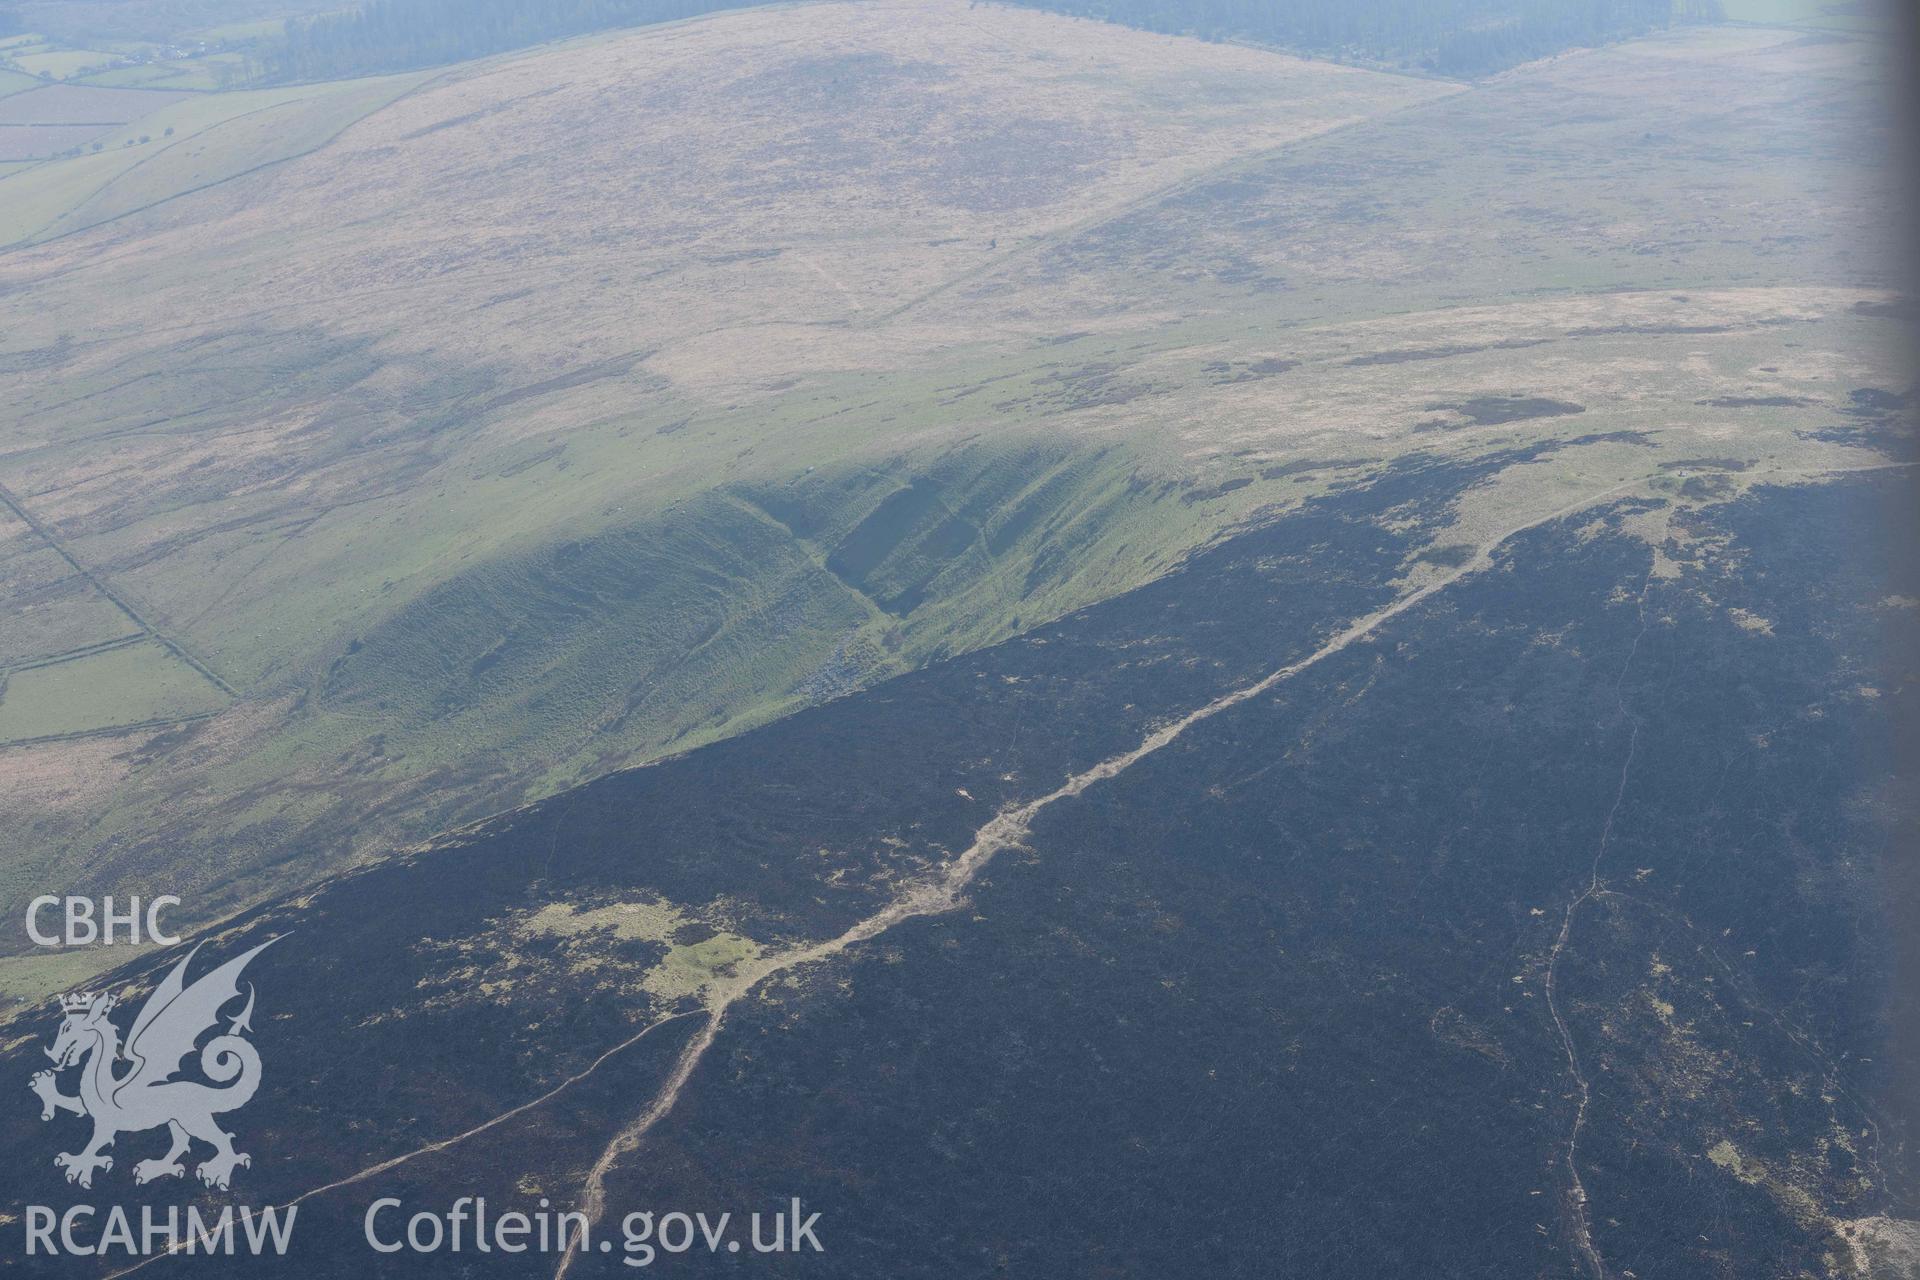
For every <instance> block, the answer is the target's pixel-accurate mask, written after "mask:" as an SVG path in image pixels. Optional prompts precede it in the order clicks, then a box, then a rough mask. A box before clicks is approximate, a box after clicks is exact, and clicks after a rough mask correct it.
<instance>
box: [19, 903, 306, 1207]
mask: <svg viewBox="0 0 1920 1280" xmlns="http://www.w3.org/2000/svg"><path fill="white" fill-rule="evenodd" d="M277 941H278V939H277V938H270V939H268V940H267V941H266V942H263V943H261V944H260V945H259V946H257V947H255V948H254V949H253V950H251V951H249V952H247V953H246V954H244V955H241V956H238V957H236V958H234V959H232V960H229V961H227V962H226V963H225V964H223V965H221V966H220V967H219V968H218V969H215V970H214V971H213V972H211V973H209V974H207V975H205V976H204V977H202V978H200V979H198V980H197V981H195V982H194V983H193V985H192V986H188V985H187V982H186V977H187V966H188V965H189V964H190V963H192V961H193V957H194V956H196V955H198V954H199V952H200V948H199V947H198V946H196V947H194V949H193V950H192V951H190V952H188V953H187V956H186V958H185V959H183V960H182V961H180V963H179V964H176V965H175V966H174V967H173V969H172V971H171V972H169V973H168V974H167V976H166V977H165V978H164V979H162V980H161V982H160V985H159V986H158V987H156V988H154V992H153V994H152V995H150V996H148V997H147V1002H146V1003H145V1004H143V1005H141V1006H140V1012H139V1013H138V1014H137V1015H136V1016H135V1017H134V1020H133V1029H132V1031H131V1032H129V1033H128V1035H127V1042H126V1045H125V1047H124V1048H123V1047H122V1046H121V1043H120V1032H119V1029H118V1028H116V1027H115V1026H114V1025H113V1023H112V1022H111V1021H110V1020H109V1019H108V1017H107V1015H108V1014H109V1013H111V1012H112V1011H113V1007H114V1003H115V1001H114V998H113V997H112V996H102V995H100V994H99V993H97V992H85V993H82V994H78V995H66V996H62V997H60V1007H61V1009H62V1010H63V1011H64V1012H65V1013H66V1020H65V1021H64V1022H62V1023H61V1024H60V1032H59V1034H58V1035H57V1036H55V1037H54V1041H53V1047H52V1048H51V1049H48V1050H47V1056H48V1057H49V1058H52V1059H53V1064H54V1070H53V1071H41V1072H38V1073H36V1074H35V1075H34V1077H33V1080H32V1081H31V1082H30V1083H31V1087H32V1089H33V1091H34V1092H35V1093H37V1094H39V1095H40V1103H41V1110H40V1118H41V1119H42V1120H51V1119H53V1117H54V1114H55V1113H56V1112H60V1111H71V1112H73V1113H74V1114H75V1115H84V1116H89V1117H91V1118H92V1120H93V1139H92V1140H91V1141H90V1142H88V1143H87V1145H86V1147H85V1148H84V1149H82V1150H80V1151H77V1152H71V1153H62V1154H60V1155H57V1156H55V1157H54V1158H53V1162H54V1164H56V1165H58V1166H59V1167H60V1168H62V1169H64V1170H66V1173H67V1181H68V1182H77V1183H79V1184H80V1185H81V1186H83V1187H91V1186H92V1185H93V1174H94V1170H96V1169H98V1170H101V1171H103V1172H104V1171H110V1170H111V1169H112V1168H113V1159H112V1157H110V1156H106V1155H103V1154H101V1153H102V1152H103V1151H104V1150H105V1149H106V1148H107V1147H110V1146H112V1145H113V1140H114V1139H115V1138H116V1137H118V1136H119V1135H120V1134H122V1133H138V1132H140V1131H142V1130H145V1129H157V1128H159V1127H160V1126H161V1125H165V1126H167V1131H168V1133H170V1134H171V1135H172V1138H173V1146H172V1148H171V1149H170V1150H168V1152H167V1154H166V1155H164V1156H162V1157H161V1158H159V1159H158V1160H142V1161H140V1162H139V1163H138V1164H136V1165H134V1166H133V1180H134V1181H135V1182H136V1183H148V1182H151V1181H153V1180H154V1179H155V1178H177V1177H180V1176H182V1175H183V1174H185V1173H186V1168H185V1166H184V1165H182V1164H181V1163H180V1157H181V1156H183V1155H185V1154H186V1153H187V1149H188V1147H189V1146H191V1145H192V1140H193V1139H195V1138H198V1139H199V1140H200V1141H202V1142H204V1143H207V1144H208V1145H210V1146H212V1147H213V1149H214V1153H213V1155H212V1156H211V1157H210V1158H208V1159H207V1160H206V1161H205V1162H203V1163H202V1164H201V1165H200V1167H199V1168H198V1169H196V1170H194V1172H195V1174H197V1175H198V1176H199V1178H200V1181H202V1182H204V1183H206V1184H207V1185H208V1186H209V1187H216V1188H219V1189H220V1190H223V1191H224V1190H225V1189H226V1187H227V1184H228V1182H229V1181H230V1180H231V1179H232V1177H233V1171H234V1169H235V1168H236V1167H237V1166H241V1165H249V1166H250V1165H251V1164H252V1163H253V1160H252V1157H250V1156H247V1155H245V1154H244V1153H242V1152H238V1151H235V1150H234V1149H233V1135H232V1134H230V1133H228V1132H226V1131H225V1130H224V1129H222V1128H221V1127H220V1126H219V1125H218V1124H215V1123H214V1119H213V1118H214V1116H216V1115H218V1114H220V1113H221V1112H226V1111H234V1110H238V1109H239V1108H241V1107H244V1106H246V1105H247V1103H248V1102H249V1101H251V1100H252V1098H253V1095H254V1092H255V1090H257V1089H258V1088H259V1087H260V1055H259V1053H257V1052H256V1051H255V1050H254V1047H253V1045H252V1044H250V1043H248V1041H247V1040H246V1039H245V1038H244V1036H243V1034H242V1033H244V1032H248V1031H251V1030H253V1027H252V1024H251V1021H250V1019H251V1018H252V1017H253V985H252V984H251V983H249V984H248V985H247V1004H246V1007H245V1008H244V1009H242V1010H241V1011H240V1014H239V1016H238V1017H236V1018H234V1019H233V1020H232V1022H231V1025H230V1026H229V1027H228V1029H227V1033H226V1034H225V1035H217V1036H215V1037H214V1038H213V1039H211V1040H209V1041H207V1043H206V1046H205V1047H204V1048H202V1049H201V1050H200V1070H201V1072H202V1073H204V1074H205V1075H206V1077H207V1079H209V1080H212V1081H214V1082H215V1083H216V1084H220V1085H224V1086H225V1087H224V1088H214V1087H213V1086H211V1085H205V1084H201V1083H199V1082H198V1081H194V1080H175V1079H173V1076H174V1075H175V1074H176V1073H178V1072H179V1070H180V1068H181V1065H182V1063H183V1061H184V1059H185V1058H186V1057H187V1055H189V1054H191V1053H192V1052H193V1050H194V1044H195V1042H196V1041H198V1040H199V1039H200V1037H201V1036H202V1035H203V1034H204V1033H205V1032H206V1031H208V1030H209V1029H210V1028H212V1027H213V1026H214V1025H215V1024H216V1023H217V1022H218V1021H219V1018H220V1010H221V1008H222V1007H223V1006H224V1005H226V1003H227V1002H228V1001H230V1000H233V999H235V998H237V997H238V996H239V994H240V988H239V978H240V971H241V970H242V969H244V968H246V966H247V962H248V961H249V960H251V959H253V958H254V957H255V956H257V955H259V954H260V953H261V952H262V951H264V950H266V949H267V948H268V947H270V946H272V945H273V943H274V942H277ZM122 1059H125V1060H126V1061H127V1062H129V1063H131V1064H132V1066H131V1069H130V1070H128V1071H127V1072H126V1073H125V1074H123V1075H117V1076H116V1075H115V1074H114V1067H115V1065H116V1064H117V1063H119V1062H120V1061H121V1060H122ZM76 1063H79V1064H83V1065H81V1067H80V1092H79V1094H78V1095H77V1096H73V1097H69V1096H68V1095H66V1094H63V1093H61V1092H60V1090H59V1086H58V1084H57V1083H56V1077H55V1073H56V1072H59V1071H64V1070H66V1069H67V1068H68V1067H71V1066H74V1065H75V1064H76ZM229 1082H231V1083H229Z"/></svg>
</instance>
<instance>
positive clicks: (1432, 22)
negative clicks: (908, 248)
mask: <svg viewBox="0 0 1920 1280" xmlns="http://www.w3.org/2000/svg"><path fill="white" fill-rule="evenodd" d="M750 2H751V0H368V3H365V4H362V5H360V6H359V7H357V8H353V9H348V10H344V11H340V12H335V13H327V14H322V15H319V16H317V17H313V18H306V19H296V20H293V21H290V22H288V23H287V29H286V36H285V39H284V40H283V41H282V42H281V43H280V44H279V47H277V48H274V49H271V50H269V51H267V52H266V53H265V55H264V57H263V59H262V62H261V63H260V76H259V78H260V79H264V80H269V81H286V80H332V79H339V78H344V77H347V76H355V75H366V74H369V73H373V72H382V71H404V70H409V69H411V68H414V67H426V66H437V65H440V64H442V63H449V62H460V61H464V60H466V59H468V58H478V57H483V56H485V55H487V54H492V53H501V52H504V51H506V50H509V49H518V48H522V47H525V46H527V45H533V44H540V43H543V42H545V41H548V40H558V39H562V38H565V37H567V36H576V35H584V34H586V33H588V32H592V31H604V30H609V29H612V28H615V27H632V26H641V25H645V24H648V23H655V22H668V21H672V20H673V19H676V18H689V17H693V16H695V15H697V14H703V13H711V12H713V11H715V10H719V9H728V8H737V7H740V6H741V5H742V4H745V3H750ZM1009 2H1010V3H1015V4H1022V5H1025V6H1026V7H1029V8H1035V9H1044V10H1048V11H1051V12H1055V13H1065V14H1072V15H1075V16H1079V17H1086V18H1098V19H1102V20H1105V21H1108V22H1115V23H1120V24H1123V25H1125V26H1130V27H1140V28H1144V29H1146V30H1149V31H1161V32H1169V33H1174V34H1181V35H1192V36H1199V37H1201V38H1203V39H1210V40H1249V41H1254V42H1257V43H1261V44H1267V45H1274V46H1277V47H1280V48H1285V49H1293V50H1297V51H1300V52H1303V53H1313V54H1321V55H1325V56H1329V57H1339V58H1345V59H1349V60H1354V61H1361V62H1368V63H1375V64H1380V63H1386V64H1391V65H1398V66H1404V67H1412V68H1418V69H1421V70H1426V71H1430V72H1433V73H1435V74H1437V75H1444V76H1479V75H1485V74H1488V73H1489V72H1493V71H1498V70H1501V69H1503V68H1505V67H1510V66H1513V65H1515V64H1517V63H1520V62H1525V61H1528V60H1529V59H1532V58H1538V57H1544V56H1545V55H1547V54H1550V53H1557V52H1559V51H1560V50H1562V49H1568V48H1573V47H1576V46H1580V45H1592V44H1600V43H1603V42H1606V41H1609V40H1618V39H1623V38H1626V37H1629V36H1635V35H1642V34H1645V33H1647V32H1650V31H1656V30H1659V29H1662V28H1664V27H1668V26H1671V25H1673V24H1674V23H1676V22H1689V21H1709V20H1712V19H1715V18H1717V17H1718V16H1719V0H1009ZM4 14H5V11H4V10H0V22H4Z"/></svg>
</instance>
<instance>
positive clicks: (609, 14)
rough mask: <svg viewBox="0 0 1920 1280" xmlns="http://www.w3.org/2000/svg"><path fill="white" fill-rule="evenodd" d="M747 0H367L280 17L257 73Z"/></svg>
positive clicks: (429, 52)
mask: <svg viewBox="0 0 1920 1280" xmlns="http://www.w3.org/2000/svg"><path fill="white" fill-rule="evenodd" d="M746 2H748V0H370V2H369V3H367V4H363V5H361V6H360V7H358V8H355V9H348V10H344V11H341V12H337V13H327V14H321V15H319V16H318V17H314V18H307V19H304V20H294V21H290V22H288V23H287V30H286V37H285V39H284V40H283V41H282V42H281V44H280V46H279V47H278V48H277V49H274V50H272V51H270V52H269V53H267V54H266V56H265V58H264V60H263V61H264V67H263V72H264V74H263V76H262V78H263V79H266V80H275V81H284V80H335V79H343V78H345V77H348V76H356V75H367V74H371V73H375V72H382V71H406V70H410V69H412V68H414V67H431V66H439V65H441V64H442V63H448V62H464V61H466V60H467V59H469V58H480V57H485V56H486V55H487V54H490V53H504V52H505V51H507V50H509V49H519V48H524V47H525V46H527V45H534V44H542V43H544V42H546V41H548V40H560V39H564V38H566V37H568V36H578V35H585V34H587V33H589V32H593V31H606V30H610V29H612V28H615V27H637V26H643V25H646V24H648V23H655V22H671V21H673V20H675V19H677V18H691V17H694V16H696V15H698V14H702V13H711V12H713V11H714V10H716V9H731V8H738V7H739V6H740V5H741V4H742V3H746Z"/></svg>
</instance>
